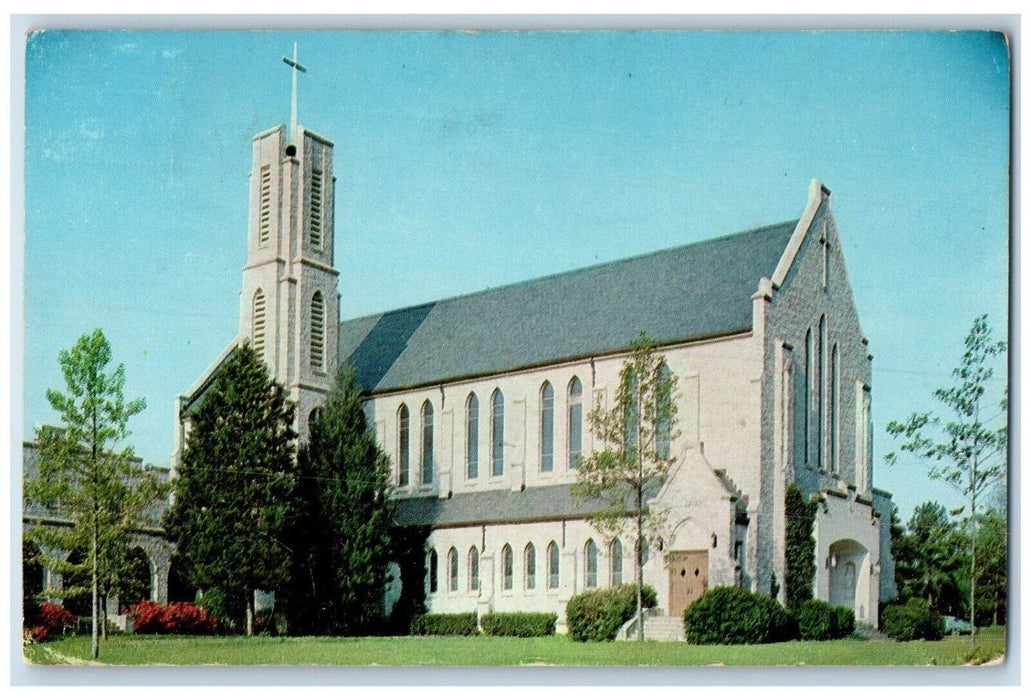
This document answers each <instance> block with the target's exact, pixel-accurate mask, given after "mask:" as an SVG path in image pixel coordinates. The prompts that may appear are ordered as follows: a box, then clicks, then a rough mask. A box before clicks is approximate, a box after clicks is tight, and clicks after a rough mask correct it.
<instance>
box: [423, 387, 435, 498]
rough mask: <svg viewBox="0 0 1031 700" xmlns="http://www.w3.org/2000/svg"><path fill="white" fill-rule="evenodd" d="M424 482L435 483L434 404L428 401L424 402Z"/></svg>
mask: <svg viewBox="0 0 1031 700" xmlns="http://www.w3.org/2000/svg"><path fill="white" fill-rule="evenodd" d="M420 466H421V467H422V483H424V484H432V483H433V404H431V403H430V402H429V401H426V402H424V403H423V404H422V453H421V456H420Z"/></svg>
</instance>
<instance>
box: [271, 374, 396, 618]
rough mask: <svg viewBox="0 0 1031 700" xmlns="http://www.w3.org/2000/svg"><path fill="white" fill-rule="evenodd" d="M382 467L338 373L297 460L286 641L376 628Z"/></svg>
mask: <svg viewBox="0 0 1031 700" xmlns="http://www.w3.org/2000/svg"><path fill="white" fill-rule="evenodd" d="M389 466H390V463H389V460H388V458H387V456H386V454H384V452H383V451H382V450H381V449H380V448H379V446H378V445H377V444H376V438H375V435H374V434H373V433H372V432H370V431H369V430H368V426H367V425H366V417H365V411H364V410H363V397H362V394H361V391H360V389H359V388H358V386H357V385H356V384H355V381H354V371H353V370H352V369H347V370H344V369H341V370H340V371H338V373H337V377H336V386H335V387H334V389H333V390H332V391H331V392H330V393H329V396H328V397H327V399H326V404H325V405H324V406H323V407H322V409H321V410H320V412H319V414H318V417H317V418H316V420H315V421H314V422H313V424H312V425H311V434H310V437H309V441H308V444H306V445H304V446H302V447H301V449H300V451H299V454H298V471H299V477H300V481H299V484H298V495H299V508H300V512H301V513H302V515H301V516H300V517H299V519H298V521H297V527H296V529H295V530H294V534H293V537H292V538H291V539H292V541H293V543H294V544H293V549H294V551H295V565H294V572H293V577H292V586H291V600H290V609H291V618H292V620H291V622H292V625H291V626H292V627H293V630H292V631H293V632H294V633H300V634H333V635H359V634H367V633H368V632H369V631H370V630H372V629H374V628H376V627H377V626H378V625H379V624H380V623H381V622H382V617H383V590H384V586H385V585H386V583H387V581H386V576H387V573H386V570H387V565H388V564H389V562H390V551H391V550H390V546H391V538H390V525H391V520H392V519H393V511H394V508H393V502H392V501H389V500H388V498H387V497H388V495H389V494H390V481H389Z"/></svg>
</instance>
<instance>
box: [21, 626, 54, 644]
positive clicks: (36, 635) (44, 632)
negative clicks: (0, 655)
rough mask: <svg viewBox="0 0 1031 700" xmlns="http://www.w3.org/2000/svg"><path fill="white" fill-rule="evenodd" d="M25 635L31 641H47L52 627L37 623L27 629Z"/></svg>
mask: <svg viewBox="0 0 1031 700" xmlns="http://www.w3.org/2000/svg"><path fill="white" fill-rule="evenodd" d="M25 636H26V637H27V638H28V641H30V642H35V643H37V644H38V643H39V642H45V641H47V637H49V636H50V628H48V627H47V626H46V625H36V626H35V627H33V628H31V629H27V630H25Z"/></svg>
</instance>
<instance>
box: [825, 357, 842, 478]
mask: <svg viewBox="0 0 1031 700" xmlns="http://www.w3.org/2000/svg"><path fill="white" fill-rule="evenodd" d="M838 393H839V389H838V344H837V343H835V344H834V345H833V346H832V347H831V390H830V400H831V412H830V418H829V422H828V424H827V434H828V437H829V439H830V454H829V455H828V461H830V463H831V474H837V473H838V404H839V399H840V397H839V396H838Z"/></svg>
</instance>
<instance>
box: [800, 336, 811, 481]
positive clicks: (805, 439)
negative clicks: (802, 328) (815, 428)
mask: <svg viewBox="0 0 1031 700" xmlns="http://www.w3.org/2000/svg"><path fill="white" fill-rule="evenodd" d="M812 395H813V329H811V328H807V329H806V332H805V376H804V377H803V378H802V447H803V449H804V454H803V457H802V458H803V460H804V461H805V465H806V466H807V467H812V464H811V463H810V461H809V455H810V452H811V450H812V447H811V446H810V444H809V441H810V440H811V439H812V436H811V435H810V434H809V423H810V421H811V418H810V417H811V416H812V413H813V406H812V398H811V397H812Z"/></svg>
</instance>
